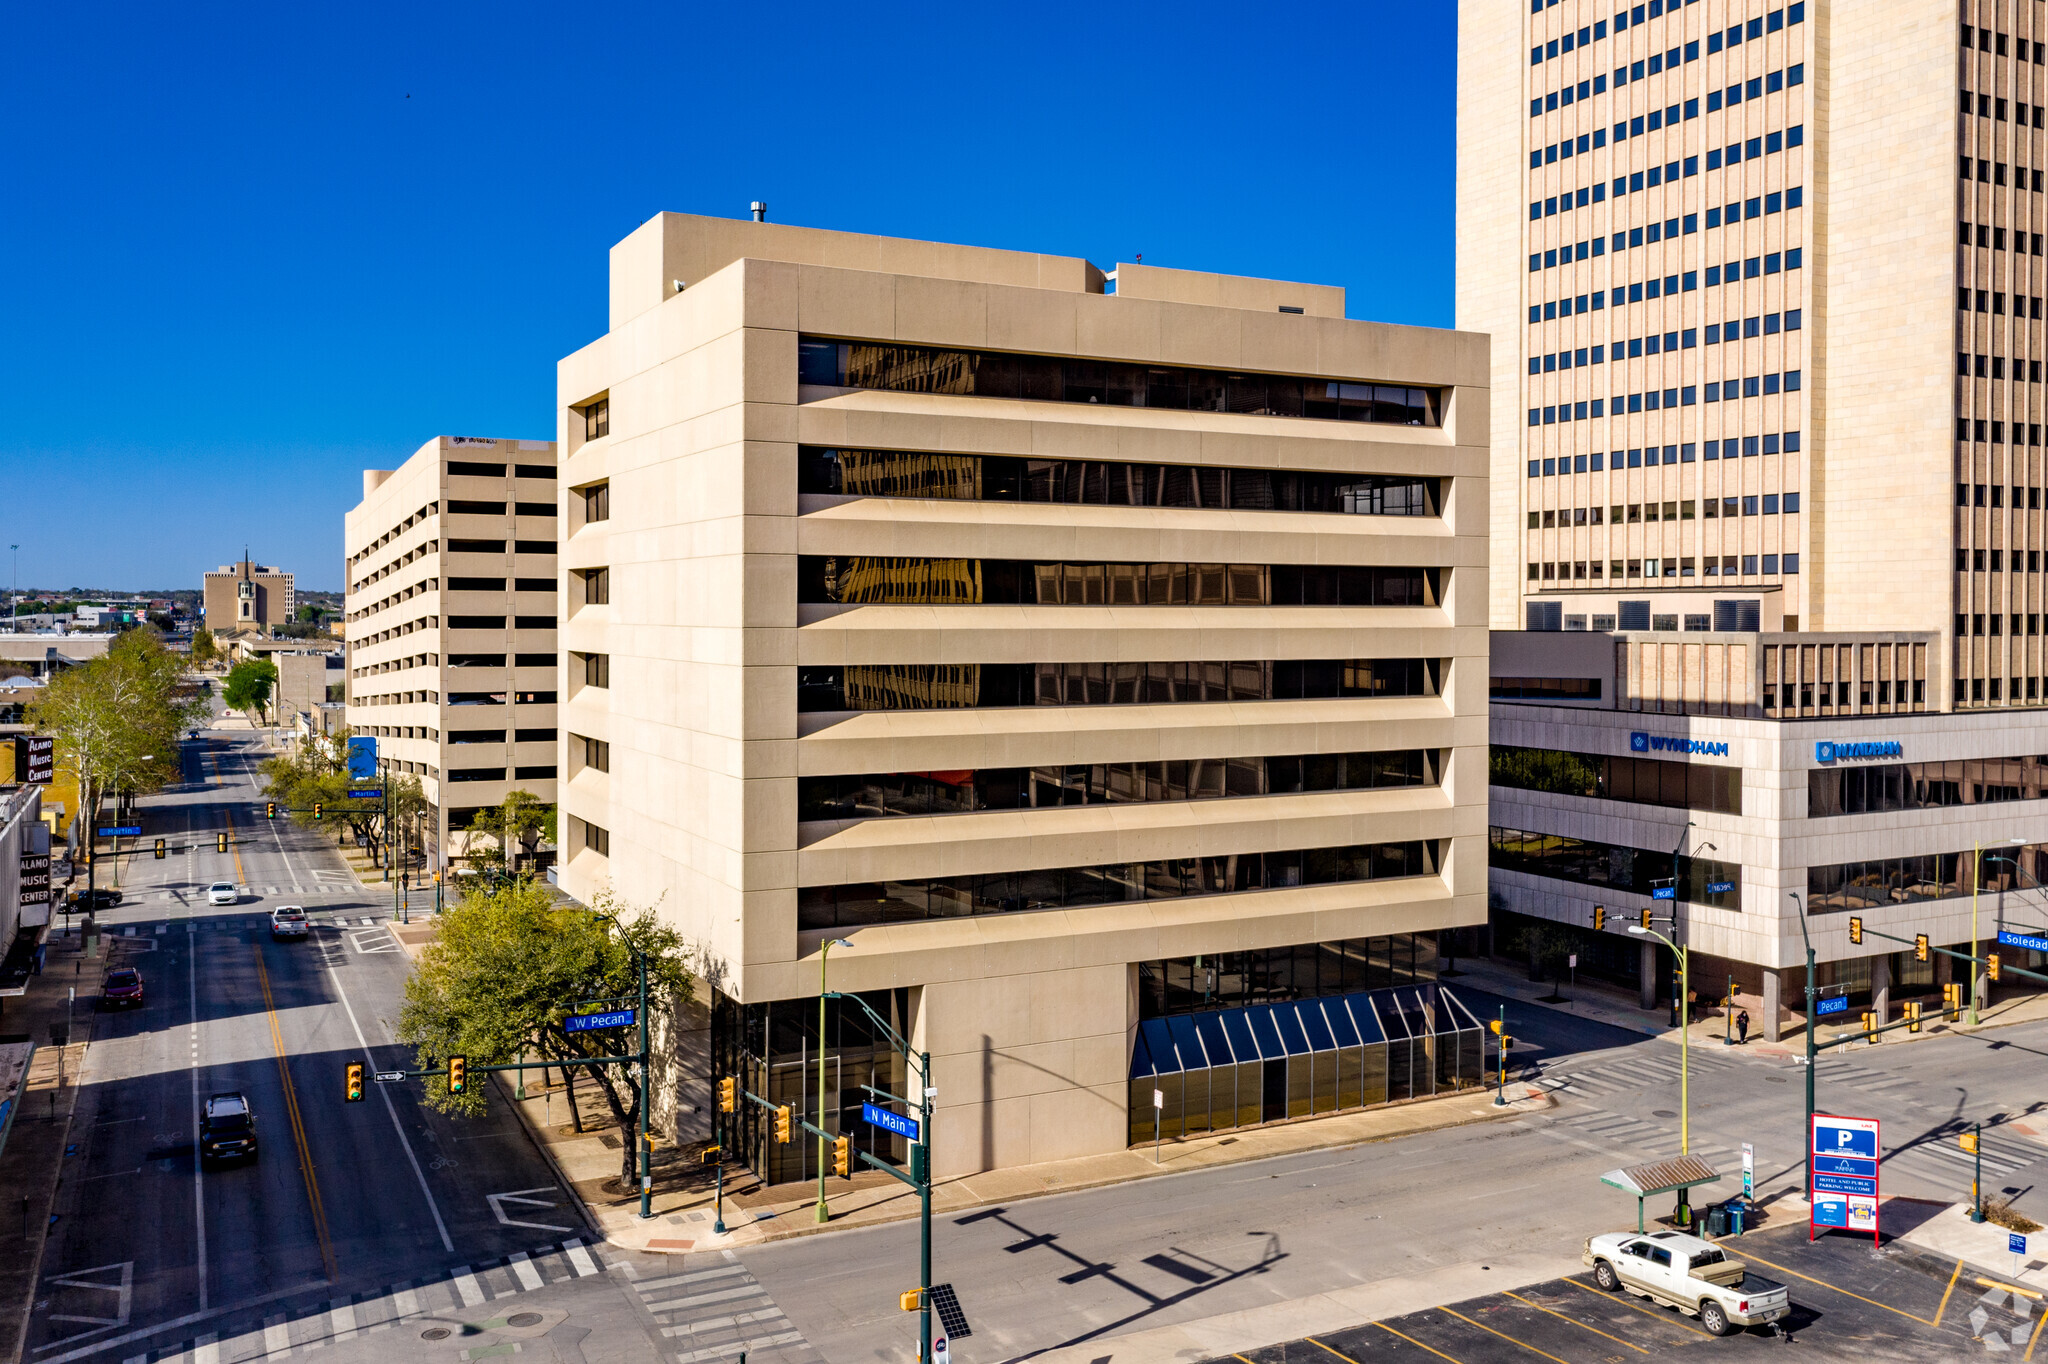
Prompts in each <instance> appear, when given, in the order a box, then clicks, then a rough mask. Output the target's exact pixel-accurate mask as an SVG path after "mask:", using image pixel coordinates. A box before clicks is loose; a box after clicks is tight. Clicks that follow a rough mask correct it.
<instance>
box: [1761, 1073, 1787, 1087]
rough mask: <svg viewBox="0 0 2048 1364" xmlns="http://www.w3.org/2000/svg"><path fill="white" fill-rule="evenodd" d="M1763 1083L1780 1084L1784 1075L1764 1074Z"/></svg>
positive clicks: (1783, 1079) (1783, 1081) (1783, 1080)
mask: <svg viewBox="0 0 2048 1364" xmlns="http://www.w3.org/2000/svg"><path fill="white" fill-rule="evenodd" d="M1764 1083H1765V1084H1767V1085H1782V1084H1784V1083H1785V1077H1784V1076H1782V1075H1766V1076H1764Z"/></svg>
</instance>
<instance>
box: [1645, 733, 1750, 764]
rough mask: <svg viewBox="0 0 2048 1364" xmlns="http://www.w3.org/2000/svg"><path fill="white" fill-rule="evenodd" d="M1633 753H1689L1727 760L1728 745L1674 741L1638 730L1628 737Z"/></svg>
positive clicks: (1705, 741) (1722, 742) (1698, 741)
mask: <svg viewBox="0 0 2048 1364" xmlns="http://www.w3.org/2000/svg"><path fill="white" fill-rule="evenodd" d="M1628 748H1629V752H1631V753H1688V754H1698V755H1699V756H1700V757H1702V758H1725V757H1727V756H1728V743H1727V741H1726V740H1724V739H1673V738H1669V737H1667V736H1665V735H1662V734H1645V733H1643V731H1641V730H1636V731H1635V732H1634V733H1632V734H1630V735H1629V736H1628Z"/></svg>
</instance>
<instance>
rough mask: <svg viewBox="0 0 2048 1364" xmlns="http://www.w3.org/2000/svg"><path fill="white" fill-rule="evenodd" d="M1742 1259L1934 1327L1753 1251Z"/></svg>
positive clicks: (1886, 1304)
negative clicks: (1776, 1262)
mask: <svg viewBox="0 0 2048 1364" xmlns="http://www.w3.org/2000/svg"><path fill="white" fill-rule="evenodd" d="M1742 1258H1743V1259H1745V1260H1755V1261H1756V1262H1757V1263H1758V1264H1760V1265H1770V1266H1771V1268H1772V1269H1775V1270H1777V1271H1778V1272H1779V1273H1780V1274H1790V1275H1791V1276H1792V1277H1793V1278H1795V1279H1804V1280H1806V1281H1807V1282H1808V1283H1815V1284H1819V1285H1820V1286H1821V1287H1822V1288H1826V1289H1829V1290H1831V1291H1833V1292H1836V1293H1840V1294H1841V1295H1842V1296H1843V1297H1846V1298H1854V1299H1856V1301H1858V1302H1867V1303H1869V1304H1870V1305H1871V1306H1872V1307H1882V1308H1883V1309H1884V1310H1885V1311H1887V1312H1894V1313H1897V1314H1898V1315H1899V1316H1902V1317H1904V1318H1905V1319H1906V1320H1908V1321H1917V1322H1919V1323H1920V1324H1921V1325H1922V1326H1932V1325H1934V1323H1933V1322H1931V1321H1929V1320H1928V1319H1927V1318H1926V1317H1919V1316H1915V1315H1913V1314H1912V1313H1911V1312H1907V1311H1904V1310H1902V1309H1900V1308H1897V1307H1893V1306H1892V1305H1891V1304H1890V1303H1887V1302H1879V1301H1878V1300H1877V1299H1876V1298H1866V1297H1864V1296H1863V1295H1862V1294H1861V1293H1851V1292H1850V1291H1849V1290H1848V1289H1846V1288H1836V1287H1835V1286H1834V1285H1833V1284H1831V1283H1829V1282H1828V1281H1827V1280H1826V1279H1816V1278H1814V1277H1813V1276H1812V1275H1811V1274H1801V1273H1800V1272H1799V1271H1798V1270H1796V1269H1787V1268H1785V1266H1783V1265H1780V1264H1772V1263H1771V1261H1769V1260H1766V1259H1765V1258H1764V1257H1763V1256H1761V1255H1758V1254H1756V1253H1755V1252H1753V1251H1750V1250H1744V1251H1743V1252H1742Z"/></svg>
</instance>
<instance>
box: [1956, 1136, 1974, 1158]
mask: <svg viewBox="0 0 2048 1364" xmlns="http://www.w3.org/2000/svg"><path fill="white" fill-rule="evenodd" d="M1956 1144H1957V1145H1959V1146H1961V1147H1962V1148H1963V1150H1964V1152H1965V1153H1967V1154H1969V1155H1973V1156H1974V1155H1976V1154H1977V1134H1976V1133H1975V1132H1964V1133H1962V1134H1961V1135H1960V1136H1958V1137H1957V1138H1956Z"/></svg>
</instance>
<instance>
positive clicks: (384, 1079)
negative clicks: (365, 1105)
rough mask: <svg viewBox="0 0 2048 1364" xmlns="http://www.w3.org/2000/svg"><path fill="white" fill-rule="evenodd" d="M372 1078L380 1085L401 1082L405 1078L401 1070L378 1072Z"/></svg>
mask: <svg viewBox="0 0 2048 1364" xmlns="http://www.w3.org/2000/svg"><path fill="white" fill-rule="evenodd" d="M373 1078H375V1079H376V1081H377V1083H378V1084H380V1085H388V1084H391V1083H392V1082H394V1081H397V1080H403V1079H404V1078H405V1072H404V1071H402V1070H380V1071H378V1072H377V1073H376V1075H375V1076H374V1077H373Z"/></svg>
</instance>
